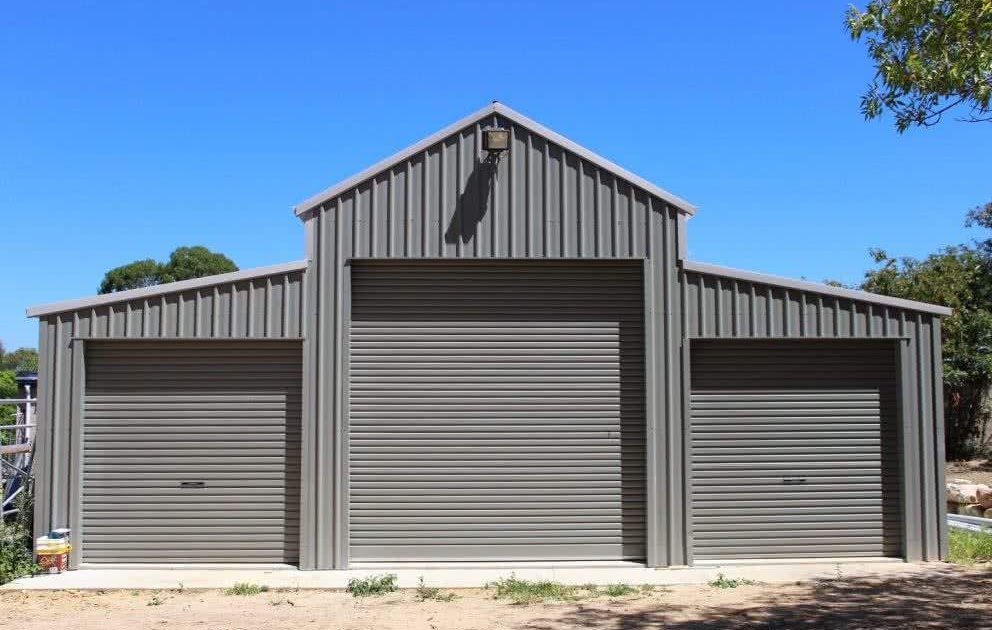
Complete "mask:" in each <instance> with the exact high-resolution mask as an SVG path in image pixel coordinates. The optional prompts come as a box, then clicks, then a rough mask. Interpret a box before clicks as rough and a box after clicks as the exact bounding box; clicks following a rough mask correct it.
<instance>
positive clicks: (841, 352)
mask: <svg viewBox="0 0 992 630" xmlns="http://www.w3.org/2000/svg"><path fill="white" fill-rule="evenodd" d="M691 348H692V352H691V356H692V369H691V392H692V393H691V422H692V440H691V443H692V450H691V454H692V460H691V474H692V528H693V541H694V542H693V553H694V557H695V560H696V561H707V560H730V559H751V558H800V557H828V556H836V557H840V556H874V557H882V556H899V555H900V554H901V552H902V546H901V516H900V498H899V489H900V482H899V478H900V477H899V475H900V472H899V456H898V453H899V447H898V444H899V434H898V430H897V420H896V418H897V410H896V386H897V379H896V370H895V366H896V359H895V348H894V345H893V342H891V341H858V342H846V341H810V340H803V341H760V342H759V341H733V340H728V341H692V344H691Z"/></svg>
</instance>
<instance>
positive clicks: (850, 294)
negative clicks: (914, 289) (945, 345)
mask: <svg viewBox="0 0 992 630" xmlns="http://www.w3.org/2000/svg"><path fill="white" fill-rule="evenodd" d="M682 268H683V269H685V270H686V271H689V272H695V273H701V274H708V275H713V276H720V277H721V278H728V279H733V280H743V281H744V282H748V283H753V284H760V285H767V286H774V287H779V288H781V289H795V290H798V291H800V292H802V291H809V292H812V293H815V294H817V295H823V296H830V297H840V298H846V299H848V300H854V301H856V302H864V303H868V304H878V305H881V306H894V307H896V308H901V309H905V310H909V311H914V312H920V313H933V314H934V315H950V314H951V309H949V308H947V307H946V306H938V305H936V304H927V303H926V302H916V301H914V300H904V299H902V298H896V297H889V296H888V295H879V294H877V293H870V292H868V291H855V290H853V289H847V288H844V287H834V286H830V285H828V284H819V283H816V282H807V281H806V280H793V279H792V278H781V277H779V276H772V275H768V274H764V273H755V272H753V271H744V270H742V269H734V268H732V267H721V266H719V265H711V264H708V263H701V262H697V261H694V260H685V261H682Z"/></svg>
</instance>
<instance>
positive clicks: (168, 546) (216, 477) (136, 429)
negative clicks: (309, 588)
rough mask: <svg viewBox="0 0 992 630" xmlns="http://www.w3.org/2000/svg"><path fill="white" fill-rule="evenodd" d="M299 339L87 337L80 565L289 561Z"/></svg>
mask: <svg viewBox="0 0 992 630" xmlns="http://www.w3.org/2000/svg"><path fill="white" fill-rule="evenodd" d="M301 352H302V344H301V342H299V341H281V342H268V343H252V342H243V343H231V342H228V341H175V342H172V343H159V342H154V341H136V342H135V341H88V342H87V343H86V352H85V355H86V356H85V362H86V378H85V388H84V391H85V394H84V405H83V418H84V420H83V430H82V436H83V440H82V475H81V480H82V496H81V499H82V513H81V520H80V522H79V523H78V524H77V528H76V529H75V531H74V535H75V541H77V542H76V545H77V554H78V555H79V561H80V562H83V563H87V564H99V563H108V562H109V563H121V562H124V563H129V562H153V563H158V562H183V563H190V562H193V563H195V562H259V563H273V562H275V563H284V562H285V563H295V562H296V560H297V557H298V551H299V529H300V524H299V492H300V477H299V474H300V408H301V407H300V391H301V382H302V374H301V372H302V365H303V362H302V354H301Z"/></svg>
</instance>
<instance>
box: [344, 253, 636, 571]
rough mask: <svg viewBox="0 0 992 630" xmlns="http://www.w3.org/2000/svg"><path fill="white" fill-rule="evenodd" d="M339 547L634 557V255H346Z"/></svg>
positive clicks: (379, 553) (478, 555)
mask: <svg viewBox="0 0 992 630" xmlns="http://www.w3.org/2000/svg"><path fill="white" fill-rule="evenodd" d="M351 273H352V279H351V286H352V321H351V331H350V335H349V342H350V365H349V370H350V376H349V389H350V396H349V399H350V402H349V427H348V428H349V458H350V480H349V490H350V517H349V530H350V554H351V560H352V561H360V560H387V559H388V560H410V559H422V560H496V559H498V560H538V559H550V560H563V559H619V558H634V559H641V558H643V557H644V549H645V545H644V486H645V479H644V474H645V469H644V366H643V364H644V360H643V298H642V289H641V276H642V274H641V263H640V262H637V263H633V264H631V263H557V262H540V261H537V262H528V263H511V262H502V263H501V262H484V263H482V262H480V263H479V264H467V263H464V262H461V261H443V262H441V261H438V262H436V263H426V264H424V263H411V262H409V261H404V262H403V263H392V264H390V263H373V262H369V263H355V264H353V265H352V271H351Z"/></svg>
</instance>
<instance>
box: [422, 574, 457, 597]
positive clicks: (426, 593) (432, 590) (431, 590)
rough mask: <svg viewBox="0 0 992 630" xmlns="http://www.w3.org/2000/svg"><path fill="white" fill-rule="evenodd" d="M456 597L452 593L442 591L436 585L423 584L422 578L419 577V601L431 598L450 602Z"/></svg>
mask: <svg viewBox="0 0 992 630" xmlns="http://www.w3.org/2000/svg"><path fill="white" fill-rule="evenodd" d="M457 597H458V596H457V595H455V594H454V593H442V592H441V589H439V588H437V587H436V586H427V585H426V584H424V578H422V577H421V578H420V584H419V585H418V586H417V599H419V600H420V601H422V602H426V601H427V600H429V599H432V600H434V601H436V602H450V601H452V600H454V599H455V598H457Z"/></svg>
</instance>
